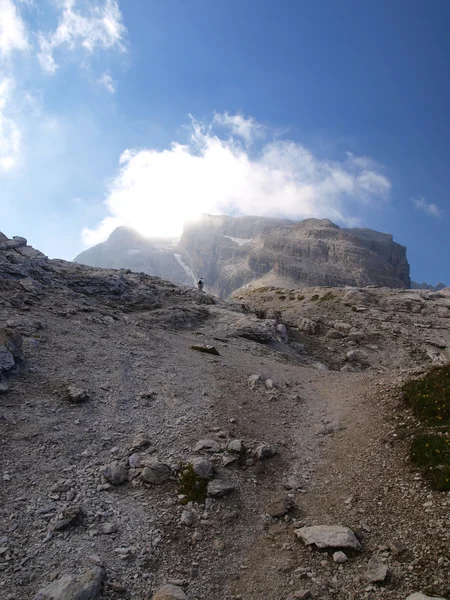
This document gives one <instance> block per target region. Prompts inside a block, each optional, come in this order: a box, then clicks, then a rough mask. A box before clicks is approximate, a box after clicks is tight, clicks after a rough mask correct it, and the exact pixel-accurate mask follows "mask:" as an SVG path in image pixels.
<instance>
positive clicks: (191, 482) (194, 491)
mask: <svg viewBox="0 0 450 600" xmlns="http://www.w3.org/2000/svg"><path fill="white" fill-rule="evenodd" d="M207 492H208V480H207V479H202V478H201V477H200V476H199V475H197V473H196V472H195V471H194V467H193V466H192V465H191V464H190V463H188V464H187V465H186V466H185V467H184V469H183V470H182V471H181V475H180V487H179V494H182V495H183V496H184V499H183V501H182V502H183V504H187V503H188V502H197V504H203V503H204V502H205V500H206V496H207Z"/></svg>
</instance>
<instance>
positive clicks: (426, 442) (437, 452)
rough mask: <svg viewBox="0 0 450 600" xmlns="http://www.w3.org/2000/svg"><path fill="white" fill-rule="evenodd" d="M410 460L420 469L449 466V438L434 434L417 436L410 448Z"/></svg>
mask: <svg viewBox="0 0 450 600" xmlns="http://www.w3.org/2000/svg"><path fill="white" fill-rule="evenodd" d="M411 460H412V461H413V462H414V463H416V465H419V466H420V467H432V466H436V465H440V464H442V462H448V463H449V464H450V438H449V437H446V436H441V435H437V434H435V433H424V434H421V435H418V436H417V437H416V438H415V440H414V441H413V443H412V446H411Z"/></svg>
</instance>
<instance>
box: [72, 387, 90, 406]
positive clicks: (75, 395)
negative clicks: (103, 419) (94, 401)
mask: <svg viewBox="0 0 450 600" xmlns="http://www.w3.org/2000/svg"><path fill="white" fill-rule="evenodd" d="M67 399H68V400H69V402H74V403H75V404H79V403H80V402H84V401H85V400H89V393H88V392H87V390H83V389H81V388H79V387H76V386H75V385H69V387H68V388H67Z"/></svg>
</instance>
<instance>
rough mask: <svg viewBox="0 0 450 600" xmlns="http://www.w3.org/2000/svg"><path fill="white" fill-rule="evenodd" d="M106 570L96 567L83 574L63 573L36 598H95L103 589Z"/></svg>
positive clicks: (60, 599)
mask: <svg viewBox="0 0 450 600" xmlns="http://www.w3.org/2000/svg"><path fill="white" fill-rule="evenodd" d="M105 576H106V574H105V571H104V570H103V569H101V568H100V567H94V568H93V569H90V570H89V571H87V572H86V573H84V574H83V575H63V576H62V577H61V578H60V579H57V580H56V581H53V583H50V584H49V585H48V586H46V587H45V588H43V589H41V590H40V591H39V592H38V593H37V594H36V596H35V597H34V600H94V599H95V598H98V597H99V596H100V594H101V591H102V584H103V580H104V579H105Z"/></svg>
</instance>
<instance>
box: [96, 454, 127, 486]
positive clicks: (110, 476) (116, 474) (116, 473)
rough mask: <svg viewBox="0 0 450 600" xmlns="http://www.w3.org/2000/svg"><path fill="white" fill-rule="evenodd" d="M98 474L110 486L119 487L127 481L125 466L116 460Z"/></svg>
mask: <svg viewBox="0 0 450 600" xmlns="http://www.w3.org/2000/svg"><path fill="white" fill-rule="evenodd" d="M100 473H101V474H102V475H103V477H104V478H105V479H107V480H108V481H109V482H110V483H112V485H121V484H122V483H125V481H127V479H128V471H127V468H126V466H125V465H124V464H123V463H122V462H119V461H118V460H115V461H113V462H112V463H110V464H109V465H106V466H104V467H102V468H101V469H100Z"/></svg>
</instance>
